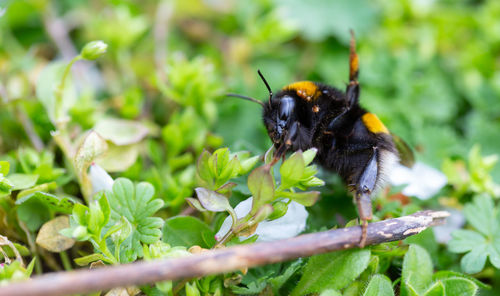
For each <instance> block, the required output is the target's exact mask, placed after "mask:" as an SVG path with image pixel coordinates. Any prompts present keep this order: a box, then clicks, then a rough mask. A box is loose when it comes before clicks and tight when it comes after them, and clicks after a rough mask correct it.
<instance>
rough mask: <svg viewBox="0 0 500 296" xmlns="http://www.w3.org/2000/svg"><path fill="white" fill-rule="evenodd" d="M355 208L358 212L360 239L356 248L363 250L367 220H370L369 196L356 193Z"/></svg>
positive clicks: (370, 202) (370, 205) (370, 204)
mask: <svg viewBox="0 0 500 296" xmlns="http://www.w3.org/2000/svg"><path fill="white" fill-rule="evenodd" d="M356 206H357V208H358V212H359V219H360V220H361V239H360V240H359V243H358V246H359V247H360V248H364V247H365V243H366V236H367V231H368V220H371V219H372V201H371V198H370V195H367V194H363V193H361V194H358V193H356Z"/></svg>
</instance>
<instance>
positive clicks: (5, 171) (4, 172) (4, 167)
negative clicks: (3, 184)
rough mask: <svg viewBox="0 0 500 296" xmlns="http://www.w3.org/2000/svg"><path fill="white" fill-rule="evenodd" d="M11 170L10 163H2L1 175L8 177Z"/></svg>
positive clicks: (0, 163)
mask: <svg viewBox="0 0 500 296" xmlns="http://www.w3.org/2000/svg"><path fill="white" fill-rule="evenodd" d="M9 169H10V163H9V162H8V161H4V160H2V161H0V174H2V175H4V176H7V174H8V173H9Z"/></svg>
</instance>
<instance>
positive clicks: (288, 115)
mask: <svg viewBox="0 0 500 296" xmlns="http://www.w3.org/2000/svg"><path fill="white" fill-rule="evenodd" d="M294 108H295V100H294V99H293V98H292V97H291V96H288V95H284V96H280V97H274V98H272V99H271V100H270V101H269V103H268V104H266V105H265V106H264V110H263V118H264V124H265V126H266V129H267V132H268V134H269V137H270V138H271V140H272V141H273V143H274V144H275V146H276V147H280V146H281V145H283V144H285V142H287V140H290V139H289V132H290V128H291V127H292V122H294V118H293V117H294V112H293V111H294ZM286 144H287V145H289V146H290V143H286Z"/></svg>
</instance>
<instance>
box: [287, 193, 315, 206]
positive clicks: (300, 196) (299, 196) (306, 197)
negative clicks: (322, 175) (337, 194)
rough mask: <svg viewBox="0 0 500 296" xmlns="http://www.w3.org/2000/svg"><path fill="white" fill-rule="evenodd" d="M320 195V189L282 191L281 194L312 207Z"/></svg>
mask: <svg viewBox="0 0 500 296" xmlns="http://www.w3.org/2000/svg"><path fill="white" fill-rule="evenodd" d="M319 195H320V192H319V191H308V192H280V196H283V197H286V198H289V199H291V200H293V201H295V202H298V203H299V204H301V205H304V206H306V207H310V206H312V205H313V204H315V203H316V201H317V200H318V198H319Z"/></svg>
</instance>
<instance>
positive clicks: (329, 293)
mask: <svg viewBox="0 0 500 296" xmlns="http://www.w3.org/2000/svg"><path fill="white" fill-rule="evenodd" d="M319 296H342V294H340V292H339V291H336V290H333V289H328V290H325V291H323V292H321V294H319Z"/></svg>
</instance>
